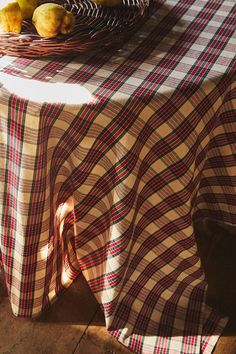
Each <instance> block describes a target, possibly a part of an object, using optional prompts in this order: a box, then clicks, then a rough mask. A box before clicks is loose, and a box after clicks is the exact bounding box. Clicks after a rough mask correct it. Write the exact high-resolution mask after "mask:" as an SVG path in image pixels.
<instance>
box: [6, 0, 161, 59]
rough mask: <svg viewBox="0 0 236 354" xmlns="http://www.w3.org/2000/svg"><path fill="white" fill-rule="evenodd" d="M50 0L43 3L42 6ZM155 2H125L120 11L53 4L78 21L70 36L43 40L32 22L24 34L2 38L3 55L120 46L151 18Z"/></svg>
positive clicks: (86, 3)
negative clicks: (61, 7) (150, 14)
mask: <svg viewBox="0 0 236 354" xmlns="http://www.w3.org/2000/svg"><path fill="white" fill-rule="evenodd" d="M49 1H50V0H42V1H40V0H39V5H40V4H42V3H45V2H49ZM154 1H155V0H123V4H122V5H121V6H118V7H105V6H102V5H96V4H95V3H93V2H92V1H91V0H64V1H60V0H53V1H50V2H54V3H57V4H60V5H62V6H64V7H65V8H66V10H68V11H71V12H72V13H73V14H74V16H75V19H76V23H75V26H74V28H73V31H72V32H71V33H70V34H69V35H66V36H65V35H59V36H57V37H55V38H47V39H46V38H41V37H40V36H39V35H38V34H37V32H36V30H35V28H34V26H33V25H32V23H31V21H24V22H23V25H22V31H21V33H20V34H13V33H2V34H0V53H1V54H5V55H12V56H22V57H33V58H36V57H42V56H44V57H45V56H58V55H60V56H62V55H71V54H75V53H85V52H89V51H94V50H97V51H98V50H104V48H107V47H115V48H117V47H118V46H120V45H121V44H122V43H123V42H124V41H125V40H127V39H128V38H129V37H130V36H131V35H132V33H133V32H134V31H135V30H137V28H138V27H140V25H141V24H142V22H143V21H144V20H145V19H146V18H147V16H148V15H149V13H150V12H151V9H152V7H153V4H154Z"/></svg>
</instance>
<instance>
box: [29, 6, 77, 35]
mask: <svg viewBox="0 0 236 354" xmlns="http://www.w3.org/2000/svg"><path fill="white" fill-rule="evenodd" d="M32 23H33V24H34V26H35V28H36V30H37V32H38V34H39V35H40V36H41V37H45V38H52V37H56V36H57V35H58V34H68V33H70V32H71V31H72V28H73V26H74V24H75V17H74V15H73V14H72V13H71V12H70V11H67V10H66V9H65V8H64V7H63V6H61V5H58V4H55V3H45V4H42V5H40V6H38V7H37V8H36V9H35V10H34V13H33V17H32Z"/></svg>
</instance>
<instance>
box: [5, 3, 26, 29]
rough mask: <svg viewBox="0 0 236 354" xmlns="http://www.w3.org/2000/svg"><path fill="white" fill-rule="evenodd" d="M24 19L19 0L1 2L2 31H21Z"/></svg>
mask: <svg viewBox="0 0 236 354" xmlns="http://www.w3.org/2000/svg"><path fill="white" fill-rule="evenodd" d="M22 21H23V18H22V13H21V9H20V6H19V4H18V2H16V1H9V0H8V1H2V2H1V3H0V32H13V33H20V31H21V25H22Z"/></svg>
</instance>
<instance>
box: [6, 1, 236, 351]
mask: <svg viewBox="0 0 236 354" xmlns="http://www.w3.org/2000/svg"><path fill="white" fill-rule="evenodd" d="M157 7H158V9H157V12H156V13H154V14H153V15H152V17H151V18H150V19H149V20H148V21H147V22H146V23H145V24H144V26H143V27H142V28H141V29H140V31H138V32H137V33H136V34H135V35H134V36H133V38H132V39H131V40H130V41H129V42H128V43H127V44H126V45H125V46H124V47H123V48H122V49H121V50H119V51H118V52H116V53H110V52H107V53H104V54H99V55H98V54H97V55H94V54H87V55H83V56H77V57H73V58H61V59H60V58H56V59H40V58H39V59H38V60H31V59H26V58H13V57H6V56H5V57H4V56H3V57H2V58H1V59H0V68H1V72H0V78H1V113H0V114H1V119H0V217H1V224H0V225H1V226H0V227H1V228H0V236H1V244H0V245H1V255H2V263H3V266H4V270H5V275H6V281H7V285H8V290H9V297H10V301H11V304H12V310H13V312H14V314H15V315H16V316H25V317H32V316H37V315H39V314H40V313H41V312H42V311H43V310H45V309H46V308H47V306H48V305H49V304H50V303H51V302H52V301H53V300H54V299H56V297H57V295H58V294H59V293H60V292H61V290H62V289H63V288H65V287H68V286H69V285H70V284H71V282H72V281H73V280H74V279H75V277H76V276H77V275H78V274H79V272H80V271H82V272H83V274H84V276H85V278H86V279H87V282H88V284H89V285H90V288H91V290H92V291H93V293H94V295H95V296H96V298H97V300H98V301H99V303H100V304H101V306H102V308H103V310H104V314H105V318H106V325H107V329H108V330H109V331H110V333H112V334H113V335H114V336H115V337H117V338H118V339H119V340H120V341H121V342H122V343H123V344H125V345H126V346H128V347H129V348H131V349H132V350H133V351H134V352H136V353H144V354H154V353H155V354H158V353H160V354H164V353H165V354H169V353H170V354H175V353H176V354H180V353H185V354H195V353H196V354H197V353H210V352H211V351H212V350H213V347H214V345H215V343H216V341H217V339H218V337H219V335H220V333H221V331H222V329H223V327H224V325H225V323H226V320H227V319H224V318H223V319H222V318H221V317H220V315H219V314H217V313H216V311H215V310H214V309H211V308H209V307H208V306H207V305H206V304H205V293H206V285H207V284H206V282H205V279H204V273H203V270H202V268H201V264H200V261H199V257H198V252H197V246H196V241H195V236H194V230H193V222H194V220H196V219H198V218H202V217H210V218H213V219H217V220H221V221H222V222H226V223H229V224H235V223H236V215H235V210H236V209H235V207H236V179H235V171H236V123H235V114H236V113H235V112H236V105H235V102H236V101H235V98H236V97H235V96H236V80H235V72H236V63H235V53H236V36H235V28H236V8H235V1H234V0H232V1H230V0H227V1H226V0H225V1H224V0H218V1H215V0H208V1H206V0H190V1H185V0H179V1H175V0H166V1H163V0H160V1H159V2H158V5H157Z"/></svg>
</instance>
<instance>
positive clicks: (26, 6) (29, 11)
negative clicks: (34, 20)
mask: <svg viewBox="0 0 236 354" xmlns="http://www.w3.org/2000/svg"><path fill="white" fill-rule="evenodd" d="M17 2H18V4H19V6H20V8H21V11H22V17H23V19H27V18H31V17H32V15H33V12H34V10H35V8H36V7H37V0H17Z"/></svg>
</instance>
